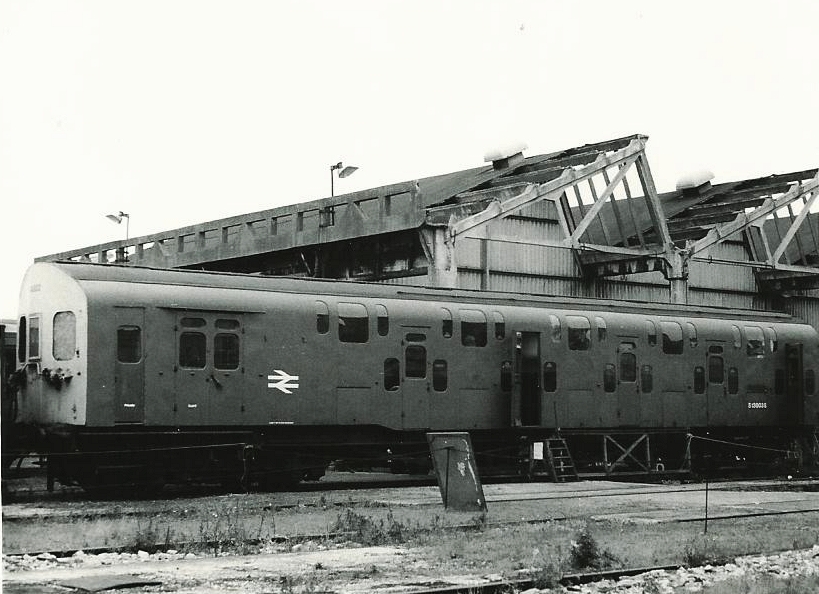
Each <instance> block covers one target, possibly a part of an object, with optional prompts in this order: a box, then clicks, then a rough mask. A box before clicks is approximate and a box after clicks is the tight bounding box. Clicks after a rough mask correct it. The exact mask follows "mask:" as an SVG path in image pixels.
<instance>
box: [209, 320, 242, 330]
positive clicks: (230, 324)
mask: <svg viewBox="0 0 819 594" xmlns="http://www.w3.org/2000/svg"><path fill="white" fill-rule="evenodd" d="M213 325H214V326H216V327H217V328H218V329H219V330H235V331H237V332H238V331H239V329H240V328H241V327H242V324H241V323H240V322H239V320H232V319H227V318H225V319H219V320H216V322H214V324H213Z"/></svg>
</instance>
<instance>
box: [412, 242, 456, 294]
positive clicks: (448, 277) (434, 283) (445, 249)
mask: <svg viewBox="0 0 819 594" xmlns="http://www.w3.org/2000/svg"><path fill="white" fill-rule="evenodd" d="M420 234H421V245H422V246H423V248H424V254H425V255H426V257H427V262H428V264H427V276H428V279H429V280H428V282H427V284H428V285H429V286H431V287H448V288H452V289H455V288H457V286H458V267H457V266H456V264H455V245H454V242H452V241H451V240H450V238H449V227H422V228H421V230H420Z"/></svg>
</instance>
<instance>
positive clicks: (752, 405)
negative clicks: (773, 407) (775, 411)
mask: <svg viewBox="0 0 819 594" xmlns="http://www.w3.org/2000/svg"><path fill="white" fill-rule="evenodd" d="M748 408H768V403H767V402H749V403H748Z"/></svg>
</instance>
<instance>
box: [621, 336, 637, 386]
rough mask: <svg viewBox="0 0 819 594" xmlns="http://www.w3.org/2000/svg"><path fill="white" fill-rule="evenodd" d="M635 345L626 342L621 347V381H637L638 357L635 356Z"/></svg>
mask: <svg viewBox="0 0 819 594" xmlns="http://www.w3.org/2000/svg"><path fill="white" fill-rule="evenodd" d="M634 348H635V347H634V343H630V342H624V343H622V344H621V345H620V381H621V382H636V381H637V355H635V354H634Z"/></svg>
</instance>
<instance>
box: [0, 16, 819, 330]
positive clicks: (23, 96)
mask: <svg viewBox="0 0 819 594" xmlns="http://www.w3.org/2000/svg"><path fill="white" fill-rule="evenodd" d="M817 23H819V3H817V2H813V1H805V2H787V1H781V0H780V1H777V2H713V1H709V2H692V1H689V2H675V3H673V8H672V7H671V3H664V2H649V1H646V2H634V1H628V0H622V1H619V2H568V1H567V2H550V1H546V0H539V1H532V2H509V1H503V2H501V1H497V2H478V1H468V2H467V1H464V2H456V1H448V2H424V1H419V0H413V1H411V2H385V1H375V0H373V1H358V2H356V1H343V2H342V1H330V0H328V1H326V2H308V1H303V0H300V1H294V2H282V1H276V2H272V1H259V2H253V1H245V2H235V1H230V2H229V1H224V2H213V1H212V2H208V1H204V0H180V1H167V0H162V1H146V0H139V1H114V0H101V1H97V2H92V1H86V2H79V1H77V2H71V1H69V2H57V1H54V2H50V1H49V2H46V1H41V2H37V1H32V0H2V2H0V85H2V86H0V200H2V202H0V208H2V214H3V216H2V221H3V230H2V233H0V258H2V260H1V261H2V272H3V282H2V283H0V318H15V317H16V316H17V300H18V290H19V284H20V281H21V280H22V276H23V273H24V272H25V269H26V267H27V266H28V265H29V264H30V263H31V262H32V261H33V259H34V258H35V257H37V256H41V255H46V254H50V253H55V252H59V251H65V250H69V249H74V248H80V247H84V246H88V245H94V244H97V243H103V242H107V241H113V240H116V239H122V238H124V236H125V229H124V226H117V225H115V224H114V223H112V222H110V221H108V220H107V219H106V218H105V216H104V215H105V214H107V213H114V212H118V211H119V210H123V211H125V212H127V213H129V214H130V234H131V236H132V237H133V236H138V235H146V234H149V233H154V232H159V231H163V230H167V229H173V228H176V227H181V226H184V225H189V224H194V223H199V222H203V221H207V220H212V219H217V218H222V217H226V216H231V215H235V214H241V213H245V212H251V211H255V210H261V209H265V208H271V207H274V206H281V205H286V204H293V203H297V202H303V201H307V200H313V199H317V198H323V197H326V196H328V195H329V193H330V187H329V185H330V182H329V166H330V164H331V163H335V162H337V161H343V162H344V163H345V164H351V165H356V166H358V167H360V169H359V170H358V171H357V172H356V173H355V175H353V176H351V177H349V178H346V179H344V180H337V182H336V191H337V193H344V192H347V191H355V190H360V189H365V188H370V187H374V186H380V185H385V184H388V183H394V182H399V181H404V180H409V179H415V178H419V177H424V176H428V175H435V174H439V173H447V172H450V171H456V170H459V169H465V168H469V167H475V166H480V165H482V164H483V156H484V154H485V153H486V152H487V151H488V150H490V149H491V148H493V147H494V146H497V145H498V144H502V143H508V142H510V141H520V142H525V143H526V144H527V145H528V147H529V148H528V150H527V151H525V154H526V155H535V154H540V153H545V152H551V151H555V150H560V149H564V148H569V147H573V146H578V145H582V144H585V143H589V142H596V141H601V140H606V139H609V138H614V137H619V136H625V135H628V134H633V133H642V134H646V135H648V136H649V141H648V149H647V153H648V158H649V163H650V165H651V168H652V171H653V173H654V177H655V180H656V182H657V186H658V189H659V190H660V191H664V190H670V189H673V187H674V184H675V181H676V179H677V178H678V177H680V176H681V175H683V174H685V173H688V172H690V171H692V170H695V169H702V168H707V169H710V170H711V171H713V172H714V174H715V175H716V179H715V180H714V181H715V182H721V181H731V180H737V179H745V178H751V177H758V176H762V175H768V174H771V173H784V172H789V171H796V170H801V169H807V168H811V167H817V166H819V134H817V130H818V129H819V128H817V126H818V122H817V101H819V35H818V34H819V28H817V27H818V26H817Z"/></svg>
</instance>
